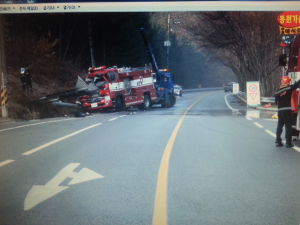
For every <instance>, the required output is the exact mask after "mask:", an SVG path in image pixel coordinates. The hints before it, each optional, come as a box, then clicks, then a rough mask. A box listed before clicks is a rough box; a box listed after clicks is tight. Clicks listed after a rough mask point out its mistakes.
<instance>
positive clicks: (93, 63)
mask: <svg viewBox="0 0 300 225" xmlns="http://www.w3.org/2000/svg"><path fill="white" fill-rule="evenodd" d="M89 41H90V52H91V61H92V67H96V64H95V56H94V43H93V34H92V24H91V20H89Z"/></svg>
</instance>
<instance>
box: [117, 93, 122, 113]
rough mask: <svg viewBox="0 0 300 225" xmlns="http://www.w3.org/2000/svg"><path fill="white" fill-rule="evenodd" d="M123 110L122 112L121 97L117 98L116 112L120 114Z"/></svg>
mask: <svg viewBox="0 0 300 225" xmlns="http://www.w3.org/2000/svg"><path fill="white" fill-rule="evenodd" d="M123 110H124V104H123V100H122V98H121V97H118V98H117V101H116V111H117V112H121V111H123Z"/></svg>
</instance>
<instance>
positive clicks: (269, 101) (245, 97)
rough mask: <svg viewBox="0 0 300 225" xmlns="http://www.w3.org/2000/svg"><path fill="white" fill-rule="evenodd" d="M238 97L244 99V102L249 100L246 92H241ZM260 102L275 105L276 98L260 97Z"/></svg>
mask: <svg viewBox="0 0 300 225" xmlns="http://www.w3.org/2000/svg"><path fill="white" fill-rule="evenodd" d="M238 95H239V96H240V97H241V98H243V99H244V100H247V94H246V93H245V92H241V91H240V92H239V93H238ZM260 102H263V103H275V98H274V97H260Z"/></svg>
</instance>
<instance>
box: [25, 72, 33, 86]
mask: <svg viewBox="0 0 300 225" xmlns="http://www.w3.org/2000/svg"><path fill="white" fill-rule="evenodd" d="M25 76H26V80H27V89H28V90H30V91H32V82H31V79H32V74H31V71H30V68H29V66H26V69H25Z"/></svg>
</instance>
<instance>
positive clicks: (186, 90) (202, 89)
mask: <svg viewBox="0 0 300 225" xmlns="http://www.w3.org/2000/svg"><path fill="white" fill-rule="evenodd" d="M223 89H224V87H216V88H195V89H182V93H189V92H200V91H215V90H223Z"/></svg>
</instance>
